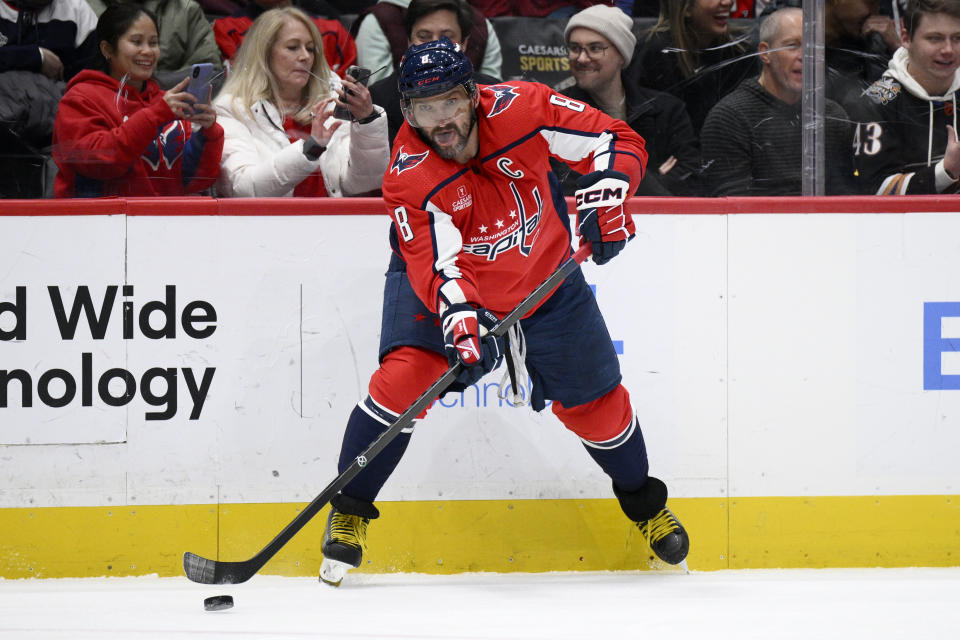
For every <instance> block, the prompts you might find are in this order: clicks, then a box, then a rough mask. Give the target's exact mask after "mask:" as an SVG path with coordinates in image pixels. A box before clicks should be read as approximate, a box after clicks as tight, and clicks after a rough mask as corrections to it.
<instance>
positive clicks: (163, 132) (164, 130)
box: [140, 120, 189, 171]
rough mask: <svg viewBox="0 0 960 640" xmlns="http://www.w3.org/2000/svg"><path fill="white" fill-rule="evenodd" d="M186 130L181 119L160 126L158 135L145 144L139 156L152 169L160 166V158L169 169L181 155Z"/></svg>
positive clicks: (185, 139)
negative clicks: (145, 146)
mask: <svg viewBox="0 0 960 640" xmlns="http://www.w3.org/2000/svg"><path fill="white" fill-rule="evenodd" d="M188 137H189V136H188V135H187V130H186V128H185V127H184V126H183V121H181V120H174V121H173V122H171V123H169V124H167V125H164V126H163V127H160V129H159V135H157V137H156V138H154V139H153V142H151V143H150V144H149V146H147V148H146V149H145V150H144V152H143V155H142V156H140V157H141V158H143V160H144V161H145V162H146V163H147V164H148V165H150V168H151V169H153V170H154V171H156V170H157V168H159V166H160V160H161V159H163V164H164V165H165V166H166V167H167V169H169V168H170V167H172V166H173V165H174V164H176V162H177V160H178V159H179V158H180V156H181V155H183V147H184V146H185V145H186V144H187V138H188Z"/></svg>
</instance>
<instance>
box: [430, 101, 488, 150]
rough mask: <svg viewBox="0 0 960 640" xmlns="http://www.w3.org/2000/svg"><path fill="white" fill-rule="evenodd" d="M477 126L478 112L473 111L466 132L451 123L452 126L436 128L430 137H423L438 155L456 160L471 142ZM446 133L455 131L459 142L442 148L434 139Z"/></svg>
mask: <svg viewBox="0 0 960 640" xmlns="http://www.w3.org/2000/svg"><path fill="white" fill-rule="evenodd" d="M475 124H477V112H476V111H475V110H473V109H471V110H470V121H469V122H468V123H467V126H466V130H463V129H461V128H460V127H458V126H457V124H456V123H455V122H451V123H450V124H446V125H443V126H442V127H437V128H435V129H434V130H433V131H431V132H430V134H429V135H423V137H424V138H426V140H427V144H429V145H430V146H431V147H433V150H434V151H436V152H437V155H439V156H440V157H441V158H446V159H447V160H454V159H456V158H457V156H459V155H460V154H461V153H463V150H464V149H466V148H467V143H469V142H470V133H471V132H472V131H473V126H474V125H475ZM444 131H453V132H455V133H456V134H457V140H456V142H455V143H454V144H452V145H447V146H443V147H441V146H440V145H438V144H437V143H436V142H435V141H434V137H435V136H436V135H437V134H438V133H442V132H444Z"/></svg>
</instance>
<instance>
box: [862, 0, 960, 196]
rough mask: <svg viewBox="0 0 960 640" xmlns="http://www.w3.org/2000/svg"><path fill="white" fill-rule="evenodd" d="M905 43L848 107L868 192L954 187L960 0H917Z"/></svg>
mask: <svg viewBox="0 0 960 640" xmlns="http://www.w3.org/2000/svg"><path fill="white" fill-rule="evenodd" d="M902 40H903V46H902V47H901V48H900V49H898V50H897V51H896V53H894V54H893V59H892V60H891V61H890V65H889V68H888V69H887V71H886V72H885V73H884V74H883V76H882V77H881V78H880V79H879V80H877V81H876V82H875V83H873V85H871V86H870V87H869V88H868V89H867V90H866V91H864V93H863V95H862V96H861V97H860V99H859V100H858V101H857V102H855V103H850V105H849V106H848V110H849V111H850V115H851V117H853V118H854V119H855V120H856V121H857V122H858V125H857V132H856V140H855V145H854V146H855V148H854V153H855V164H856V166H857V172H858V175H859V179H860V181H861V184H862V186H863V189H862V190H863V191H864V192H865V193H876V194H878V195H900V194H919V193H929V194H932V193H956V192H957V191H958V186H957V184H958V183H957V179H958V178H960V141H958V140H957V91H958V90H960V71H958V67H960V0H911V2H910V4H909V5H908V7H907V14H906V16H905V20H904V28H903V36H902Z"/></svg>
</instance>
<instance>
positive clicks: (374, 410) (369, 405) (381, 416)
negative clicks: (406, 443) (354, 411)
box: [357, 396, 417, 433]
mask: <svg viewBox="0 0 960 640" xmlns="http://www.w3.org/2000/svg"><path fill="white" fill-rule="evenodd" d="M357 406H358V407H360V409H362V410H363V412H364V413H365V414H367V415H368V416H370V417H371V418H373V419H374V420H376V421H377V422H379V423H380V424H382V425H384V426H387V427H389V426H390V425H392V424H393V423H394V422H396V421H397V418H399V417H400V414H399V413H394V412H393V411H390V409H387V408H386V407H384V406H383V405H381V404H378V403H377V402H376V401H375V400H374V399H373V398H371V397H370V396H367V397H366V398H364V399H363V402H358V403H357ZM416 424H417V421H416V420H414V421H412V422H411V423H410V426H409V427H404V428H403V429H401V430H400V433H413V428H414V427H415V426H416Z"/></svg>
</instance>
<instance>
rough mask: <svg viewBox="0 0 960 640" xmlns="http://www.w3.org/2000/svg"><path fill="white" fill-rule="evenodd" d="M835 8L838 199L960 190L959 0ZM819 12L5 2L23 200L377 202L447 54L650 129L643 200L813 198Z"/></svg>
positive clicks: (678, 0)
mask: <svg viewBox="0 0 960 640" xmlns="http://www.w3.org/2000/svg"><path fill="white" fill-rule="evenodd" d="M824 2H825V10H824V16H825V20H824V23H823V29H824V41H825V52H824V61H825V71H826V74H825V83H824V97H825V99H824V105H825V106H824V108H823V111H822V113H821V114H819V115H820V117H821V120H822V123H823V131H824V134H825V135H824V140H825V154H824V155H825V157H826V162H825V165H824V166H823V167H820V169H821V170H822V171H823V173H824V176H825V185H826V192H827V193H828V194H908V193H909V194H921V193H927V194H935V193H957V192H958V191H960V189H958V177H960V141H958V138H957V130H958V126H957V104H956V102H957V93H958V91H960V0H824ZM800 6H801V3H800V0H379V1H376V0H366V1H364V0H141V2H140V3H133V2H128V1H127V0H0V197H3V198H11V197H14V198H16V197H94V196H140V195H183V194H192V193H201V194H209V195H213V196H216V197H244V196H248V197H250V196H256V197H274V196H314V197H316V196H330V197H340V196H358V195H376V194H378V193H379V188H380V185H381V183H382V178H383V174H384V172H385V171H386V170H387V167H388V165H389V161H390V154H391V144H392V141H393V139H394V138H395V137H396V135H397V132H398V131H399V130H400V128H401V126H402V125H403V122H404V116H403V113H402V112H401V108H400V96H399V92H398V90H397V71H396V70H397V68H398V65H399V62H400V59H401V57H402V56H403V54H404V52H405V51H406V49H407V47H408V46H410V45H413V44H422V43H424V42H429V41H432V40H436V39H438V38H440V37H442V36H446V37H448V38H450V39H451V40H452V41H454V42H456V43H459V44H460V45H461V46H462V47H463V48H464V50H465V51H466V53H467V55H468V57H469V58H470V60H471V62H472V64H473V68H474V79H475V81H476V82H477V84H478V85H495V84H498V83H501V82H505V81H512V80H533V81H539V82H543V83H545V84H549V85H550V86H551V87H552V88H553V89H555V90H556V91H557V92H558V93H560V94H561V97H558V100H569V101H573V103H574V104H579V103H583V104H586V105H589V106H591V107H595V108H597V109H600V110H602V111H604V112H605V113H607V114H608V115H610V116H612V117H615V118H617V119H620V120H623V121H624V122H625V123H627V125H629V126H630V127H631V128H632V129H634V130H635V131H637V132H638V133H639V134H640V135H641V136H642V137H643V138H644V139H645V141H646V149H647V152H648V154H649V159H648V167H647V173H646V176H645V178H644V179H643V181H642V182H641V183H640V187H639V190H638V192H637V195H638V196H669V195H673V196H732V195H765V196H777V195H799V194H800V193H801V189H802V169H801V164H802V144H803V143H802V140H803V114H802V108H801V107H802V96H803V55H802V52H803V36H804V33H803V31H804V30H803V22H802V20H803V11H802V10H801V8H800ZM518 20H527V21H528V22H522V23H520V24H521V30H519V31H518V30H517V27H516V25H517V21H518ZM508 27H509V28H508ZM518 33H520V34H522V35H521V38H523V39H525V40H524V42H519V43H518V42H516V40H517V37H518V36H517V34H518ZM530 52H533V53H530ZM198 64H205V65H207V66H208V67H209V79H210V88H209V89H208V90H207V95H196V94H195V92H193V93H192V92H191V91H192V90H191V89H190V85H189V82H190V76H191V73H192V70H193V69H194V67H195V65H198ZM354 65H359V67H364V68H366V69H367V70H369V72H370V74H369V77H360V73H359V72H358V71H357V67H356V66H354ZM522 125H523V123H517V126H518V131H519V130H520V129H522ZM553 169H554V172H555V173H556V174H557V176H558V178H559V183H560V185H561V189H562V190H563V191H564V193H566V194H568V195H569V194H571V193H572V192H573V189H574V188H575V187H574V185H575V184H576V179H577V178H578V177H579V176H578V174H576V173H575V172H574V171H572V170H571V169H570V168H569V167H568V166H566V165H564V164H562V163H560V162H558V161H555V162H554V163H553Z"/></svg>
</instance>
